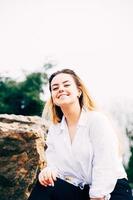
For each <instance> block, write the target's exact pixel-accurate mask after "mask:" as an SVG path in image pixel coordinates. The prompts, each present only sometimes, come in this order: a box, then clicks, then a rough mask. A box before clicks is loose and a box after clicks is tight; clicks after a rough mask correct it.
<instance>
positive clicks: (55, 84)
mask: <svg viewBox="0 0 133 200" xmlns="http://www.w3.org/2000/svg"><path fill="white" fill-rule="evenodd" d="M67 82H69V80H66V81H63V82H62V83H63V84H64V83H67ZM58 85H59V84H58V83H54V84H53V85H51V87H54V86H58Z"/></svg>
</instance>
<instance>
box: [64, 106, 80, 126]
mask: <svg viewBox="0 0 133 200" xmlns="http://www.w3.org/2000/svg"><path fill="white" fill-rule="evenodd" d="M62 112H63V114H64V116H65V118H66V121H67V124H68V126H73V125H75V124H77V122H78V120H79V117H80V113H81V108H80V105H79V104H78V105H77V104H74V105H73V106H70V105H69V106H68V107H63V108H62Z"/></svg>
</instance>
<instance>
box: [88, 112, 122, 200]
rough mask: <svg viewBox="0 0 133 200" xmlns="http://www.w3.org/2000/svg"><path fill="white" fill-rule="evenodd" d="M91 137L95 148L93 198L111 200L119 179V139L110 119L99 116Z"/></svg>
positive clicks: (93, 122) (93, 124)
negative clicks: (111, 194)
mask: <svg viewBox="0 0 133 200" xmlns="http://www.w3.org/2000/svg"><path fill="white" fill-rule="evenodd" d="M90 137H91V141H92V148H93V153H94V156H93V161H92V184H91V186H90V191H89V195H90V197H91V198H98V197H102V196H105V197H106V199H110V193H111V192H112V191H113V189H114V187H115V184H116V181H117V177H118V162H119V153H118V146H119V145H118V138H117V135H116V133H115V132H114V129H113V127H112V125H111V122H110V121H109V119H108V118H107V117H106V116H104V115H103V114H98V115H97V116H96V117H95V118H94V120H93V121H92V125H91V128H90Z"/></svg>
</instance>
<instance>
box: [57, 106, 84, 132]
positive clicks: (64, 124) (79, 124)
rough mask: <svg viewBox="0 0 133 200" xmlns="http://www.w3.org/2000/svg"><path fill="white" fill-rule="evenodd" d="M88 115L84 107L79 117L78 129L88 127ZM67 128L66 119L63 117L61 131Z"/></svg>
mask: <svg viewBox="0 0 133 200" xmlns="http://www.w3.org/2000/svg"><path fill="white" fill-rule="evenodd" d="M87 113H88V110H87V109H86V108H85V107H83V108H82V110H81V114H80V117H79V121H78V127H79V126H87V119H88V115H87ZM66 127H67V124H66V120H65V117H64V116H63V117H62V120H61V123H60V129H61V130H64V129H65V128H66Z"/></svg>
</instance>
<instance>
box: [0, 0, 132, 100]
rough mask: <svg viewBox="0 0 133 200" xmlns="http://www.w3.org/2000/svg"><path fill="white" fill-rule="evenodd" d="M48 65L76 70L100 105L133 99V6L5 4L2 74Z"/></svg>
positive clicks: (117, 1) (51, 1) (37, 0)
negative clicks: (102, 102)
mask: <svg viewBox="0 0 133 200" xmlns="http://www.w3.org/2000/svg"><path fill="white" fill-rule="evenodd" d="M47 61H52V62H55V63H57V67H56V69H58V68H64V67H65V68H72V69H74V70H75V71H76V72H77V73H78V74H79V75H80V77H81V78H82V79H83V80H84V81H85V83H86V84H87V87H88V88H89V89H90V92H91V94H92V96H93V97H95V99H96V100H98V101H102V100H107V99H110V98H114V97H118V96H121V97H122V98H133V93H132V86H133V78H132V76H133V75H132V67H133V1H132V0H111V1H109V0H100V1H99V0H96V1H95V0H66V1H65V0H12V1H11V0H0V72H5V71H8V72H12V73H13V74H14V75H15V74H18V71H20V70H22V69H24V70H27V71H31V70H32V71H33V70H37V69H40V68H41V67H42V66H43V65H44V64H45V63H46V62H47ZM54 70H55V69H54Z"/></svg>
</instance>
